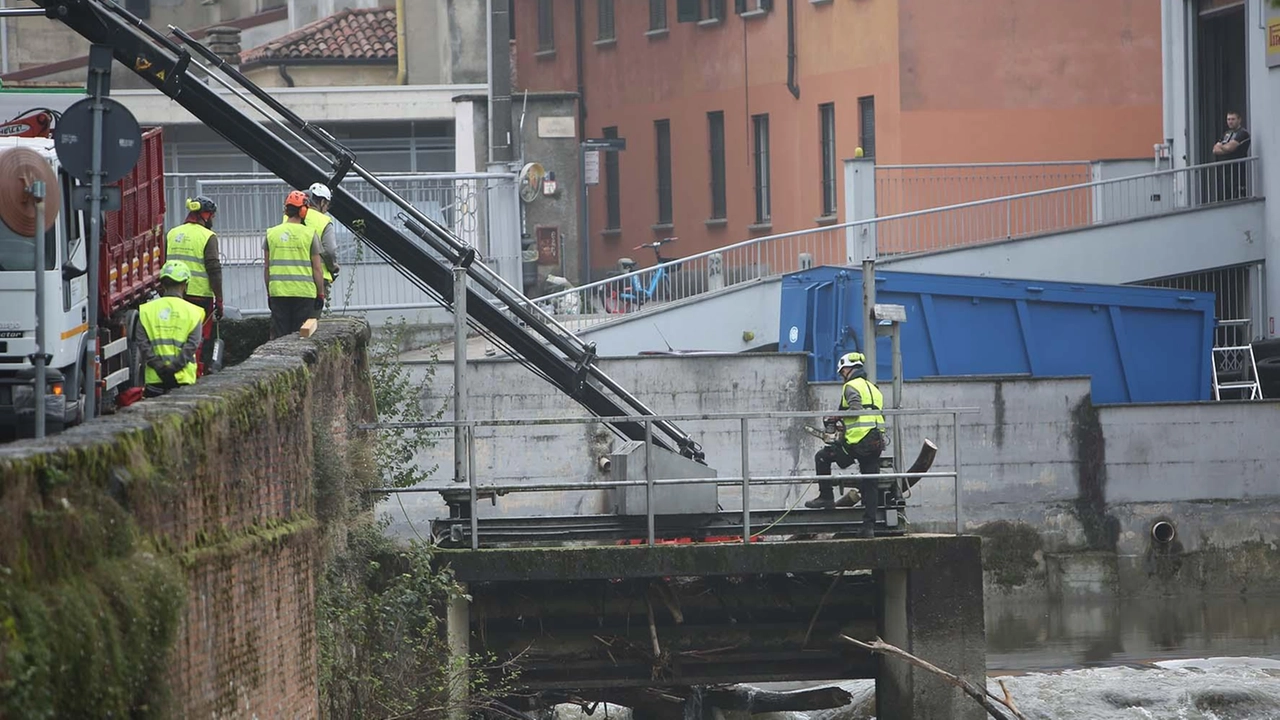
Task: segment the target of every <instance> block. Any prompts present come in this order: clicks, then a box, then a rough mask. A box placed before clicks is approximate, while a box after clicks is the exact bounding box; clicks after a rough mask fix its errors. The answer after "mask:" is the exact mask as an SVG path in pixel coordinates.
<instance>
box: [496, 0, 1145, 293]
mask: <svg viewBox="0 0 1280 720" xmlns="http://www.w3.org/2000/svg"><path fill="white" fill-rule="evenodd" d="M513 13H514V14H513V16H512V23H513V30H514V35H515V38H516V77H517V82H516V92H517V93H519V92H521V91H524V90H528V91H531V92H538V91H560V92H563V91H571V92H578V93H580V98H579V103H578V105H579V107H578V120H579V122H578V125H577V130H578V133H579V135H578V137H579V139H582V138H584V137H593V138H594V137H606V136H617V137H622V138H625V139H626V141H627V147H626V150H625V151H623V152H621V153H617V154H604V155H603V159H602V161H601V172H600V176H601V184H600V186H598V187H596V188H592V191H591V199H590V234H589V237H590V238H591V246H590V265H591V267H592V268H593V270H594V272H593V273H592V276H593V278H599V277H601V276H602V274H603V271H604V270H606V269H610V268H611V267H612V266H613V263H614V262H615V261H616V259H617V258H618V257H619V256H633V257H635V256H636V255H637V254H636V253H635V251H634V250H632V248H633V247H634V246H635V245H638V244H640V243H643V242H649V241H650V240H652V239H654V238H658V237H663V236H669V235H676V236H679V238H680V242H679V243H678V245H677V246H676V247H674V248H673V250H675V251H676V252H675V253H673V254H679V255H687V254H691V253H694V252H700V251H703V250H709V249H712V248H715V247H720V246H723V245H727V244H730V243H733V242H738V241H741V240H745V239H747V238H750V237H754V236H759V235H763V234H771V233H779V232H787V231H791V230H798V229H802V228H806V227H813V226H814V225H816V224H824V223H835V222H839V221H842V220H843V219H844V218H843V215H842V212H843V210H842V205H843V202H842V198H843V194H842V193H843V185H844V182H843V170H842V167H843V162H842V161H843V160H844V159H845V158H849V157H852V156H853V155H854V152H855V148H857V147H862V148H863V149H864V151H865V153H866V155H867V156H874V157H875V158H876V160H877V163H878V164H908V163H911V164H915V163H972V162H1013V161H1048V160H1090V159H1102V158H1122V157H1123V158H1131V157H1149V156H1150V155H1151V153H1152V145H1153V143H1157V142H1160V141H1161V101H1162V99H1161V50H1160V6H1159V3H1154V2H1140V1H1138V0H1070V1H1068V2H1063V1H1059V0H1054V1H1050V0H515V2H514V3H513ZM516 102H517V103H518V102H519V97H518V95H517V98H516ZM576 190H577V189H574V188H566V191H572V192H576ZM637 259H639V260H641V262H642V264H648V262H652V258H650V257H648V256H639V257H637Z"/></svg>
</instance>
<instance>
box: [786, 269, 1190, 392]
mask: <svg viewBox="0 0 1280 720" xmlns="http://www.w3.org/2000/svg"><path fill="white" fill-rule="evenodd" d="M1213 301H1214V296H1213V293H1202V292H1187V291H1183V290H1166V289H1162V288H1147V287H1135V286H1128V285H1084V284H1077V283H1058V282H1041V281H1038V280H1009V279H1004V278H983V277H960V276H952V275H928V274H924V273H904V272H877V273H876V302H877V303H881V304H894V305H903V306H905V307H906V310H907V322H906V323H905V324H904V325H903V326H902V365H903V373H902V375H903V378H904V379H906V380H913V379H917V378H922V377H937V376H942V377H948V376H962V375H1015V374H1020V375H1030V376H1032V377H1050V376H1065V375H1088V376H1090V377H1092V379H1093V400H1094V402H1098V403H1121V402H1177V401H1192V400H1208V399H1209V397H1210V391H1211V387H1210V384H1211V372H1212V369H1211V366H1210V363H1211V362H1212V350H1213V328H1214V310H1213V307H1214V305H1213ZM862 312H863V311H862V273H861V270H860V269H857V268H842V267H829V266H823V267H815V268H812V269H809V270H804V271H801V272H796V273H791V274H789V275H786V276H784V277H783V279H782V312H781V327H780V331H781V332H780V333H779V337H780V342H779V350H781V351H783V352H806V353H809V379H810V380H811V381H821V380H835V379H837V378H836V372H835V361H836V358H838V357H839V356H840V355H841V354H843V353H846V352H850V351H854V350H860V349H861V348H862V317H863V315H862ZM889 349H890V348H889V339H888V338H887V337H882V338H880V339H879V342H878V344H877V345H876V352H877V355H876V365H877V376H878V377H879V378H881V379H884V378H889V377H891V374H892V373H891V372H890V354H889Z"/></svg>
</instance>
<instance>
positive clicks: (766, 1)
mask: <svg viewBox="0 0 1280 720" xmlns="http://www.w3.org/2000/svg"><path fill="white" fill-rule="evenodd" d="M772 9H773V0H733V11H734V12H736V13H738V14H739V15H741V14H743V13H748V12H757V11H758V12H769V11H770V10H772Z"/></svg>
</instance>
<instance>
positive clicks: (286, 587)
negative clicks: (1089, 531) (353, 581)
mask: <svg viewBox="0 0 1280 720" xmlns="http://www.w3.org/2000/svg"><path fill="white" fill-rule="evenodd" d="M320 328H321V329H320V331H319V332H318V333H317V334H316V335H315V336H313V337H312V338H310V339H307V340H303V339H298V338H291V339H285V340H280V341H276V342H272V343H269V344H267V345H264V346H263V347H261V348H258V350H257V351H255V352H254V353H253V354H252V355H251V356H250V357H249V358H248V359H247V360H245V361H244V362H243V363H241V364H239V365H237V366H236V367H233V368H229V369H227V370H225V371H224V372H222V373H220V374H217V375H214V376H210V377H207V378H204V379H202V380H201V381H200V383H199V384H197V385H196V386H194V387H191V388H185V389H181V390H178V391H175V392H173V393H171V394H170V395H168V396H166V397H164V398H158V399H153V400H146V401H143V402H141V403H138V404H136V405H134V406H132V407H130V408H127V409H125V410H123V411H121V412H119V413H117V414H116V415H113V416H109V417H105V418H100V419H98V420H95V421H93V422H91V423H88V424H86V425H83V426H81V427H77V428H73V429H72V430H70V431H68V432H66V433H63V434H61V435H58V436H55V437H51V438H47V439H45V440H42V441H24V442H19V443H14V444H11V445H7V446H4V447H3V448H0V515H3V516H4V517H5V518H8V519H9V520H8V521H7V522H6V523H4V524H3V526H2V527H0V574H2V575H4V576H7V577H6V579H8V580H16V582H15V583H12V584H10V585H5V584H4V583H0V626H4V625H5V624H6V623H7V622H9V621H10V620H11V619H12V623H13V624H12V625H11V627H14V628H16V630H17V631H16V634H14V635H8V636H6V635H2V634H0V657H6V658H7V659H6V661H5V662H0V716H4V715H5V714H6V713H5V711H6V710H8V711H10V712H12V713H13V714H12V715H10V716H12V717H18V716H21V717H40V716H43V715H42V713H43V712H44V711H45V710H50V711H51V714H52V715H56V716H59V717H69V716H72V715H76V716H81V714H82V713H83V712H84V709H85V708H92V709H93V712H94V713H95V714H97V713H102V714H107V713H108V711H109V710H110V709H115V708H118V709H119V710H118V711H117V712H116V715H117V716H119V715H132V716H138V717H150V716H161V717H246V718H247V717H316V716H318V714H319V707H318V704H319V694H318V689H317V643H316V619H315V591H316V580H317V577H318V575H319V572H320V568H321V564H322V562H323V558H324V547H325V546H324V541H325V540H326V537H327V536H326V532H325V530H326V526H325V521H326V520H328V519H332V518H337V517H341V516H342V513H341V508H342V507H343V504H344V503H345V502H346V500H347V498H346V493H345V488H344V487H343V486H342V484H341V478H343V477H344V476H346V475H347V474H348V471H349V468H348V467H345V466H344V465H343V464H344V463H347V462H349V458H350V457H353V453H351V452H349V450H352V447H349V446H350V445H351V441H352V437H350V435H349V428H351V427H353V426H354V425H355V424H356V423H358V422H361V421H365V420H367V419H368V418H369V417H371V403H370V402H369V393H370V388H369V385H368V374H367V363H366V355H365V352H366V344H367V342H368V328H367V326H366V325H364V324H363V323H362V322H360V321H354V320H327V321H325V322H322V323H321V326H320ZM318 461H319V466H318ZM122 567H123V568H125V569H133V570H135V571H134V572H131V573H130V572H121V571H120V568H122ZM6 588H7V590H6ZM40 606H43V608H44V610H43V615H41V612H40V611H38V610H37V608H39V607H40ZM86 609H87V610H86ZM5 614H9V615H10V617H4V615H5ZM42 623H44V624H47V625H49V626H56V627H65V628H67V630H66V631H65V632H63V633H62V637H61V638H59V639H58V642H61V643H64V644H63V645H62V646H60V647H56V648H53V650H54V654H55V655H56V656H57V657H58V660H59V662H58V663H50V662H49V661H48V660H49V659H48V658H47V657H45V658H42V657H40V656H39V653H38V652H36V650H37V648H36V647H35V646H34V645H32V644H31V643H30V642H26V644H24V640H25V641H31V640H40V641H41V642H43V640H42V639H41V633H40V627H41V624H42ZM81 626H83V627H81ZM77 630H79V631H80V633H81V637H80V638H77V637H76V632H77ZM6 644H7V645H8V647H5V646H6ZM6 652H11V653H16V654H14V655H11V656H6ZM13 658H17V659H16V660H14V659H13ZM134 665H136V666H137V667H138V669H137V670H136V671H131V672H129V673H122V672H121V671H120V670H119V669H118V666H125V667H133V666H134ZM24 668H25V669H27V670H30V671H31V672H34V673H35V676H34V677H35V678H36V682H35V683H33V684H32V685H31V687H33V688H34V689H35V690H36V691H39V690H40V688H41V687H44V686H45V685H47V686H48V687H50V688H61V689H63V690H65V688H67V687H77V688H78V692H75V693H66V692H60V693H55V694H54V695H53V696H50V698H48V699H46V700H45V701H42V700H41V698H40V696H38V695H36V696H33V697H30V698H27V699H26V700H23V699H22V698H20V697H17V696H10V697H6V693H5V692H4V690H5V688H6V685H5V683H6V681H8V680H13V679H15V678H16V677H20V676H21V675H20V674H19V673H20V672H21V671H23V670H24ZM6 674H8V675H9V676H8V677H6ZM98 676H105V677H98ZM84 678H97V679H95V680H93V681H91V682H88V683H87V686H86V685H82V684H81V680H83V679H84ZM165 696H167V700H166V697H165ZM15 697H16V698H17V699H16V700H15ZM42 702H48V703H53V706H52V708H49V707H47V706H46V705H44V704H42ZM6 703H8V705H7V706H6ZM23 703H25V704H23Z"/></svg>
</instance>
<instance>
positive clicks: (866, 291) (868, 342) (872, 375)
mask: <svg viewBox="0 0 1280 720" xmlns="http://www.w3.org/2000/svg"><path fill="white" fill-rule="evenodd" d="M862 354H863V355H865V356H866V357H867V361H866V364H865V365H864V366H863V369H865V370H866V371H867V382H870V383H873V384H874V383H875V381H876V261H875V260H874V259H873V258H866V259H864V260H863V261H862Z"/></svg>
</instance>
